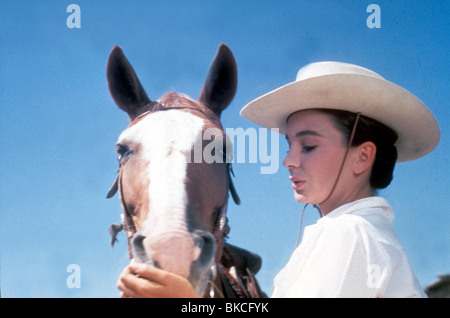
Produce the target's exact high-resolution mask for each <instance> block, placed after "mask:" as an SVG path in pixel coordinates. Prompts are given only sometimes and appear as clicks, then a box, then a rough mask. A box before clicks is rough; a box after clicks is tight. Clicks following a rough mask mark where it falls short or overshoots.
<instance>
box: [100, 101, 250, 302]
mask: <svg viewBox="0 0 450 318" xmlns="http://www.w3.org/2000/svg"><path fill="white" fill-rule="evenodd" d="M170 109H190V110H197V111H200V112H201V113H203V114H204V112H203V111H202V110H200V109H196V108H190V107H170V108H168V107H165V105H164V104H163V103H161V102H159V103H158V104H157V105H156V106H155V107H154V108H153V109H152V110H149V111H146V112H144V113H142V114H140V115H139V116H138V117H136V118H135V120H134V121H133V123H134V122H136V121H137V120H140V119H142V118H143V117H145V116H147V115H149V114H151V113H153V112H155V111H162V110H170ZM133 123H131V125H133ZM223 162H224V163H225V164H226V170H227V182H228V191H227V194H226V197H225V200H224V204H223V205H222V206H221V207H220V209H219V213H218V214H217V217H216V220H215V221H214V223H213V224H214V228H213V231H212V234H213V235H214V237H216V239H217V240H218V241H222V242H223V241H224V240H225V239H226V238H227V236H228V233H229V232H230V227H229V225H228V220H227V217H226V214H227V210H228V200H229V197H230V194H231V197H232V198H233V201H234V202H235V203H236V204H237V205H239V204H240V203H241V200H240V198H239V195H238V193H237V191H236V188H235V186H234V183H233V180H232V176H233V177H234V172H233V168H232V166H231V163H230V162H228V160H227V154H226V153H225V152H224V153H223ZM125 165H126V161H125V162H124V163H120V165H119V170H118V172H117V173H118V175H117V178H116V181H115V182H114V184H113V186H112V187H111V188H110V190H109V191H108V194H107V196H106V197H107V198H108V199H109V198H112V197H113V196H114V195H115V194H116V193H117V192H118V191H119V193H120V195H119V197H120V202H121V206H122V214H121V219H122V220H121V221H122V222H121V224H112V225H111V226H110V228H109V232H110V234H111V237H112V239H111V246H112V247H113V246H114V243H115V242H116V241H117V235H118V233H119V232H121V231H122V230H125V232H126V235H127V241H128V254H129V257H130V259H133V258H134V255H133V248H132V240H133V237H134V235H135V234H136V232H137V230H136V226H135V224H134V221H133V218H132V213H131V212H130V211H129V209H128V206H127V203H126V199H125V196H124V193H123V185H122V175H123V169H124V166H125ZM211 272H212V279H210V280H209V283H210V291H209V296H210V297H214V295H215V291H219V290H218V288H217V286H215V285H214V283H212V280H213V279H214V278H215V277H216V275H218V274H221V275H227V271H226V269H225V268H224V267H223V266H221V264H220V263H219V264H218V265H217V264H216V262H214V264H213V265H212V266H211ZM220 294H221V295H220ZM219 296H223V294H222V293H221V292H220V291H219Z"/></svg>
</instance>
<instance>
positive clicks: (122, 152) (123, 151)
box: [116, 144, 131, 162]
mask: <svg viewBox="0 0 450 318" xmlns="http://www.w3.org/2000/svg"><path fill="white" fill-rule="evenodd" d="M116 152H117V153H118V154H119V156H118V157H117V159H118V160H119V162H121V160H122V159H123V158H124V157H126V156H127V155H129V154H130V152H131V151H130V148H128V147H127V146H125V145H121V144H118V145H117V146H116Z"/></svg>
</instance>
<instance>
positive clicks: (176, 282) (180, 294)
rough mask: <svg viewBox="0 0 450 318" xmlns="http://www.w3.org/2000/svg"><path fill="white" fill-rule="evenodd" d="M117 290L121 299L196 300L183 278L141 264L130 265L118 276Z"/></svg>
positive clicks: (195, 294) (194, 294) (190, 285)
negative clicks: (119, 291)
mask: <svg viewBox="0 0 450 318" xmlns="http://www.w3.org/2000/svg"><path fill="white" fill-rule="evenodd" d="M117 288H119V289H120V290H121V291H122V293H121V295H120V297H122V298H129V297H132V298H197V297H200V296H199V295H198V294H197V293H196V292H195V290H194V287H193V286H192V284H191V283H190V282H189V281H188V280H187V279H186V278H184V277H181V276H178V275H176V274H173V273H170V272H167V271H164V270H162V269H159V268H156V267H154V266H151V265H147V264H143V263H132V264H130V265H128V266H127V267H126V268H125V269H124V270H123V271H122V273H121V274H120V277H119V280H118V282H117Z"/></svg>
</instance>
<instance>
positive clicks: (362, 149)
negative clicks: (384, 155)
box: [353, 141, 377, 175]
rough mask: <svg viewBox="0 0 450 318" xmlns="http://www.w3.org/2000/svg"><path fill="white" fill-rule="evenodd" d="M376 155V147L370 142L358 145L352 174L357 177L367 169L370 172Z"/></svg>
mask: <svg viewBox="0 0 450 318" xmlns="http://www.w3.org/2000/svg"><path fill="white" fill-rule="evenodd" d="M376 153H377V146H376V145H375V144H374V143H373V142H371V141H366V142H364V143H362V144H361V145H359V146H358V147H357V148H356V152H355V161H354V166H353V172H354V173H355V174H357V175H359V174H362V173H364V172H365V171H367V170H368V169H370V170H369V172H370V171H371V168H372V165H373V163H374V161H375V155H376Z"/></svg>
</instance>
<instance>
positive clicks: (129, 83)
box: [106, 45, 151, 121]
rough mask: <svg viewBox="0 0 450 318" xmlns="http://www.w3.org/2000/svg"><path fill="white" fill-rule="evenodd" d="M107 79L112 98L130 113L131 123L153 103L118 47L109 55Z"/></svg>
mask: <svg viewBox="0 0 450 318" xmlns="http://www.w3.org/2000/svg"><path fill="white" fill-rule="evenodd" d="M106 77H107V80H108V88H109V92H110V94H111V97H112V98H113V100H114V102H115V103H116V104H117V106H119V107H120V108H121V109H122V110H124V111H125V112H127V113H128V116H129V117H130V121H133V120H134V119H135V118H136V117H138V116H139V115H140V114H141V113H143V112H144V111H145V106H146V105H148V104H149V103H150V102H151V101H150V99H149V98H148V97H147V94H146V93H145V91H144V88H143V87H142V85H141V83H140V82H139V79H138V77H137V75H136V73H135V72H134V69H133V67H132V66H131V64H130V62H128V60H127V58H126V57H125V55H124V54H123V52H122V49H121V48H120V47H119V46H118V45H116V46H114V48H113V49H112V51H111V53H110V54H109V58H108V63H107V65H106Z"/></svg>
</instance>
